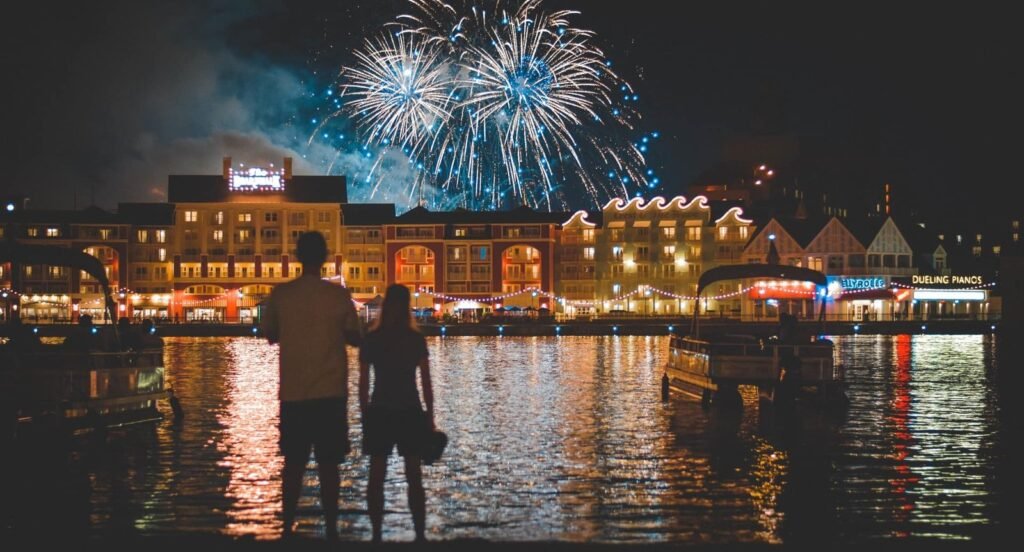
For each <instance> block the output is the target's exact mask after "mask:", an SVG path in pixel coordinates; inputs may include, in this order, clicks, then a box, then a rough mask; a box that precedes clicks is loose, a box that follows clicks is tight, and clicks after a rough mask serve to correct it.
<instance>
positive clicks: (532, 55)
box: [334, 0, 656, 210]
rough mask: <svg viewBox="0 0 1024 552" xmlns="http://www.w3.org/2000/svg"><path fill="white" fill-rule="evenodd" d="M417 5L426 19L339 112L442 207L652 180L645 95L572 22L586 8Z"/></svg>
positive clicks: (402, 35) (548, 205)
mask: <svg viewBox="0 0 1024 552" xmlns="http://www.w3.org/2000/svg"><path fill="white" fill-rule="evenodd" d="M411 3H412V4H413V6H414V7H415V8H416V12H415V13H413V14H409V15H402V16H399V17H398V19H397V21H396V23H395V24H393V26H392V27H391V28H390V29H389V31H388V33H387V34H386V35H384V36H382V37H380V38H378V39H376V40H371V41H367V43H366V44H365V46H364V48H363V49H362V50H360V51H358V52H356V59H357V63H356V64H355V65H354V66H352V67H347V68H344V69H343V70H342V72H341V80H342V83H341V86H342V90H343V94H344V95H345V96H346V97H347V98H348V99H347V103H346V104H345V105H344V106H343V107H341V108H340V109H339V110H337V111H336V112H335V113H334V116H339V115H347V116H349V117H351V118H352V119H353V120H354V121H355V122H356V123H357V125H358V127H359V129H360V130H361V133H362V136H363V139H364V140H365V143H366V145H372V146H376V147H380V148H400V149H401V151H402V152H403V153H404V154H405V155H406V156H408V158H409V162H410V164H412V165H414V166H415V167H417V168H419V169H421V170H420V171H419V172H418V173H417V177H416V178H415V181H414V182H409V183H406V184H405V185H407V186H410V187H412V188H414V189H416V190H418V191H419V195H420V196H421V197H422V196H423V192H424V190H435V191H439V192H440V193H439V194H437V195H438V196H440V197H441V198H443V201H434V203H435V204H438V205H440V206H442V207H451V206H455V205H460V206H465V207H473V208H499V207H502V206H505V205H512V204H528V205H530V206H533V207H535V208H545V209H549V210H551V209H562V208H565V207H566V206H567V205H568V204H569V203H570V202H572V200H573V199H578V198H579V197H580V196H584V197H585V198H586V201H587V203H590V204H592V205H600V204H602V203H603V202H605V201H606V200H607V199H608V198H609V197H621V196H624V195H626V196H628V195H632V194H631V193H630V192H631V191H633V190H637V189H639V188H641V187H644V186H646V185H647V184H648V181H649V180H651V176H652V174H653V173H652V171H650V170H649V169H648V170H646V171H645V160H644V155H643V152H644V151H646V149H647V146H646V145H645V144H642V143H641V142H640V141H634V139H632V138H631V137H630V134H631V133H634V132H635V128H636V122H637V120H638V119H639V114H638V113H637V111H636V110H635V109H633V106H634V105H635V102H636V101H637V100H638V97H637V95H636V94H634V93H633V91H632V89H631V88H630V87H629V85H628V84H627V83H625V82H624V81H623V80H622V79H620V78H619V77H618V76H617V75H616V74H615V73H614V72H613V71H612V70H611V68H610V66H611V63H610V62H609V61H608V60H607V59H606V58H605V56H604V54H603V53H602V52H601V50H599V49H598V48H596V47H594V46H593V45H592V40H593V33H592V32H590V31H587V30H582V29H577V28H575V27H573V26H572V25H571V18H572V16H574V15H576V12H571V11H556V12H553V13H550V14H547V13H543V12H542V11H541V9H540V8H541V5H540V1H539V0H526V1H522V2H514V3H510V5H509V6H510V7H509V9H505V8H503V6H502V3H501V2H497V3H492V4H491V5H492V6H493V9H491V10H488V9H485V8H483V7H481V6H480V5H478V4H477V3H472V2H468V1H467V2H463V3H461V4H460V5H457V6H455V7H453V6H452V5H450V4H446V3H444V2H441V1H437V0H412V1H411ZM619 93H622V94H623V96H622V100H621V102H620V101H619V99H618V95H619ZM654 136H656V134H654ZM643 140H644V142H646V140H647V138H646V137H644V138H643ZM367 180H368V181H369V180H370V178H367ZM406 195H407V196H412V195H413V194H411V193H407V194H406Z"/></svg>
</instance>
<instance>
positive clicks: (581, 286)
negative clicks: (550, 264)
mask: <svg viewBox="0 0 1024 552" xmlns="http://www.w3.org/2000/svg"><path fill="white" fill-rule="evenodd" d="M600 232H601V212H600V211H597V212H592V211H577V212H576V213H574V214H573V215H572V216H571V217H569V220H567V221H565V222H563V223H562V231H561V236H560V239H559V241H558V249H557V253H556V264H557V268H556V275H555V276H556V278H555V290H554V291H555V294H556V295H557V296H558V297H559V298H560V299H562V301H561V304H560V305H558V307H559V311H560V312H561V313H563V314H564V315H566V316H569V317H591V316H594V315H595V314H597V311H598V305H597V301H596V298H597V243H598V242H597V237H598V234H599V233H600Z"/></svg>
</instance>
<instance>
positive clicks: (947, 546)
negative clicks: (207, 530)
mask: <svg viewBox="0 0 1024 552" xmlns="http://www.w3.org/2000/svg"><path fill="white" fill-rule="evenodd" d="M58 533H59V531H58ZM55 534H57V533H55ZM0 535H3V534H2V533H0ZM1018 545H1019V543H1018V542H1016V539H1013V540H1011V539H1009V538H1006V539H997V540H982V541H978V540H974V541H939V540H932V539H891V540H873V541H864V542H859V543H848V544H841V545H837V544H834V543H823V542H799V543H790V544H785V545H771V544H713V545H710V544H590V543H566V542H495V541H488V540H483V539H460V540H450V541H431V542H428V543H425V544H415V543H411V542H385V543H383V544H379V545H375V544H372V543H369V542H365V541H347V540H344V538H342V540H340V541H338V542H333V543H329V542H325V541H323V540H313V539H304V538H294V539H290V540H269V541H267V540H254V539H247V538H241V539H234V538H229V537H219V536H180V537H146V538H132V537H114V538H96V539H86V540H76V541H74V542H70V541H61V540H59V539H55V538H53V535H50V536H40V535H34V536H23V535H22V536H17V535H16V536H11V535H4V536H0V546H2V548H3V549H4V550H9V551H14V550H18V551H20V550H76V551H79V550H103V551H109V550H134V551H140V552H141V551H145V552H156V551H159V552H163V551H168V552H171V551H173V552H200V551H203V552H205V551H208V550H211V551H212V550H217V551H221V550H228V551H235V550H237V551H243V550H245V551H249V550H253V551H277V550H289V551H291V550H299V551H305V550H308V551H320V550H324V551H326V550H344V551H362V550H366V551H388V550H427V551H430V550H454V551H466V552H469V551H474V552H475V551H485V552H512V551H517V550H540V551H551V552H613V551H620V550H640V551H646V552H658V551H663V550H707V551H718V550H741V551H761V550H869V551H870V552H884V551H888V550H894V551H895V550H900V551H905V550H936V551H942V550H1017V549H1018Z"/></svg>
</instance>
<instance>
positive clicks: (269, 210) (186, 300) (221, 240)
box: [167, 157, 347, 322]
mask: <svg viewBox="0 0 1024 552" xmlns="http://www.w3.org/2000/svg"><path fill="white" fill-rule="evenodd" d="M167 192H168V193H167V195H168V198H167V199H168V202H169V203H171V204H173V205H174V227H173V228H174V232H173V237H172V239H173V244H174V245H175V251H174V255H173V258H172V278H173V284H172V286H171V287H172V288H173V292H172V297H171V300H170V316H171V318H173V319H174V320H182V321H211V322H216V321H236V320H238V321H243V322H249V321H253V320H254V319H255V317H256V316H257V308H258V306H259V303H260V302H261V301H262V300H263V299H264V298H265V297H266V296H267V295H268V294H269V293H270V290H271V288H272V287H273V286H274V285H276V284H279V283H283V282H286V281H288V280H290V279H292V278H295V277H297V276H298V275H299V274H300V272H301V270H302V267H301V265H299V263H298V262H296V260H295V256H294V249H295V243H296V241H297V240H298V237H299V235H300V234H301V233H302V232H305V231H308V230H318V231H320V232H321V233H322V234H323V235H324V237H325V238H326V239H327V247H328V261H327V262H326V263H324V266H323V267H322V269H321V275H322V276H324V277H327V278H338V279H340V277H341V276H340V275H341V269H342V237H341V215H340V206H341V204H342V203H345V202H346V199H347V197H346V189H345V179H344V177H340V176H298V175H293V174H292V170H291V159H289V158H285V159H284V164H283V166H281V167H275V166H274V165H270V166H269V167H266V168H262V167H251V168H245V167H244V166H239V168H237V169H236V168H235V167H233V166H232V163H231V158H229V157H228V158H225V159H224V164H223V171H222V174H219V175H187V176H181V175H171V176H170V177H169V179H168V186H167Z"/></svg>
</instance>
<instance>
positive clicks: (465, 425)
mask: <svg viewBox="0 0 1024 552" xmlns="http://www.w3.org/2000/svg"><path fill="white" fill-rule="evenodd" d="M167 341H168V343H167V349H166V357H165V360H166V363H167V367H168V370H167V377H168V381H169V382H170V383H171V384H172V385H173V386H174V387H175V389H176V392H177V394H178V396H179V397H180V398H181V400H182V405H183V407H184V408H185V410H186V419H185V422H184V423H183V424H181V425H180V426H177V427H175V426H172V425H171V424H169V423H164V424H161V425H159V426H158V427H156V428H153V429H150V430H148V431H132V432H128V433H127V434H126V435H122V436H119V437H120V438H117V439H111V440H110V442H109V443H108V444H93V445H90V444H89V443H75V444H73V445H71V446H69V447H66V448H63V449H60V450H57V451H49V452H47V453H46V454H45V455H42V458H40V455H39V454H35V453H30V451H29V450H28V449H23V450H19V451H17V452H18V454H16V455H14V457H13V458H8V459H7V460H6V461H8V462H13V461H19V462H21V463H20V464H19V465H18V466H17V467H16V469H15V470H13V471H12V470H9V469H4V470H3V473H4V477H5V480H4V488H5V490H10V491H11V492H10V493H5V498H4V499H3V510H2V515H3V521H4V524H5V526H7V527H13V528H17V529H27V530H32V529H33V528H42V527H46V526H50V524H52V522H53V521H54V520H53V516H54V515H56V516H57V520H58V521H59V522H60V523H61V525H62V527H68V528H70V529H75V528H77V530H78V531H80V532H82V533H84V534H95V533H101V532H104V531H117V532H119V533H124V532H141V533H144V534H154V533H164V532H183V531H184V532H191V531H201V532H220V533H227V534H232V535H254V536H257V537H262V538H266V537H276V536H277V534H278V533H279V531H280V521H279V519H278V517H279V504H280V495H279V493H280V482H279V472H280V468H281V458H280V456H279V455H278V452H277V437H278V435H277V416H278V407H277V349H276V347H271V346H268V345H267V344H266V343H265V342H263V341H260V340H257V339H252V338H238V339H168V340H167ZM836 341H837V346H838V355H839V359H840V362H842V363H843V365H844V366H845V367H846V370H847V375H848V379H849V382H850V385H849V391H848V394H849V397H850V401H851V403H850V408H849V410H848V412H846V414H845V416H843V417H833V416H830V415H826V414H822V413H818V412H815V411H806V412H801V413H800V414H799V416H797V417H794V418H786V419H780V418H776V417H775V416H774V415H773V413H772V412H771V411H770V409H765V410H761V409H760V408H759V406H758V404H757V398H756V393H755V392H754V391H753V390H744V393H743V396H744V409H743V410H742V411H740V412H729V411H720V410H715V409H712V410H705V409H702V408H701V407H700V405H699V404H698V403H697V401H693V400H688V399H683V398H679V397H675V398H673V400H672V401H670V402H668V403H662V402H661V401H660V398H659V395H660V387H659V386H660V381H659V378H660V376H661V366H662V364H663V362H664V359H665V354H666V353H667V350H666V347H667V341H666V340H665V339H664V338H655V337H607V338H591V337H562V338H507V337H506V338H471V337H467V338H444V339H441V338H434V339H431V340H430V348H431V355H432V357H433V359H434V365H435V368H434V385H435V388H436V392H437V396H438V404H437V420H438V424H439V425H440V426H441V427H442V428H443V429H444V430H445V431H446V432H447V433H448V436H449V439H450V444H449V448H448V451H447V452H446V455H445V458H444V459H443V460H442V462H441V463H440V464H439V465H436V466H433V467H429V468H427V469H426V480H425V483H426V486H427V493H428V527H430V528H431V530H432V531H434V537H435V538H458V537H483V538H491V539H514V540H541V539H559V540H574V541H606V542H645V541H677V542H678V541H682V542H694V543H696V542H769V543H778V542H784V543H795V542H802V541H806V542H822V541H849V540H854V539H859V538H870V537H890V538H892V537H895V538H902V537H919V536H940V537H944V538H963V537H971V536H978V535H988V534H990V529H989V528H990V527H991V526H992V525H993V524H995V523H997V522H999V521H1000V520H1001V519H1006V516H1008V515H1009V514H1008V513H1005V512H1009V509H1008V507H1007V506H1005V503H1006V502H1008V499H1007V498H1005V496H1006V494H1001V493H1000V492H998V489H999V488H1000V486H1001V485H1004V484H1006V483H1007V481H1008V480H1010V478H1015V477H1017V476H1015V475H1013V474H1015V468H1014V467H1013V464H1012V462H1010V454H1011V452H1010V447H1009V446H1008V445H1007V438H1006V437H1005V435H1006V432H1007V427H1010V426H1007V423H1006V421H1005V420H1006V419H1007V418H1005V416H1004V413H1005V411H1007V410H1008V409H1009V408H1011V407H1010V406H1008V402H1009V401H1008V400H1006V399H1004V400H1000V396H999V389H1000V388H999V387H996V385H995V383H996V382H1003V381H1005V378H1007V377H1010V376H1007V375H1006V370H1000V367H1005V366H1008V365H1012V364H1013V363H1015V362H1019V359H1020V355H1019V351H1020V348H1019V347H1018V348H1016V349H1011V350H1009V351H1008V350H1007V349H1008V348H1006V347H1004V348H1003V349H997V348H996V343H995V342H994V341H993V340H992V339H991V338H987V337H981V336H961V337H950V336H915V337H910V336H895V337H881V336H854V337H845V338H838V339H837V340H836ZM1013 351H1017V353H1014V352H1013ZM350 369H351V372H350V373H352V374H354V373H355V366H354V363H353V366H351V367H350ZM355 384H356V382H355V377H354V376H353V377H352V378H350V388H351V392H352V397H353V401H352V408H351V419H350V425H351V429H350V438H351V439H352V442H353V445H354V449H355V450H354V451H353V455H352V456H351V457H350V459H349V462H347V463H346V464H344V465H343V466H342V467H341V468H340V469H341V470H342V478H343V481H344V484H343V485H344V486H343V488H342V492H341V499H340V500H341V505H340V506H341V512H342V515H341V517H340V519H339V528H340V530H341V531H342V534H343V535H347V536H349V537H350V538H354V539H368V538H369V532H370V531H369V524H368V520H367V519H366V515H365V507H364V495H363V493H364V489H365V477H366V461H365V458H363V457H361V456H359V444H360V430H359V425H358V416H357V413H356V411H355V410H356V409H355V405H354V396H355ZM1014 423H1016V422H1014ZM19 459H20V460H19ZM392 468H393V469H391V470H389V473H390V474H391V475H390V477H392V478H393V480H392V481H389V482H388V485H387V486H386V487H385V488H386V490H387V491H386V493H387V494H386V496H385V501H386V503H385V504H386V509H387V512H388V514H387V515H388V520H387V523H385V528H386V531H388V533H387V534H385V538H386V539H411V538H412V535H413V532H412V526H411V520H410V519H409V516H408V511H407V507H406V499H405V489H404V486H405V485H404V476H403V474H402V473H401V464H400V462H398V461H397V459H395V463H394V464H393V466H392ZM19 470H20V471H19ZM12 473H18V474H19V477H17V478H14V477H11V474H12ZM1014 480H1016V479H1014ZM306 483H307V484H306V486H305V488H304V490H303V495H302V498H301V499H300V507H299V531H300V532H304V533H306V534H310V535H317V534H322V532H323V527H322V521H321V518H320V515H319V498H318V490H317V488H316V487H315V485H316V479H315V477H313V473H312V471H311V472H310V476H309V477H308V478H307V480H306ZM52 495H57V496H59V497H61V500H59V501H58V502H59V507H58V508H56V509H53V508H50V509H49V510H47V508H46V505H50V504H52V501H51V500H49V499H48V497H49V496H52Z"/></svg>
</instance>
